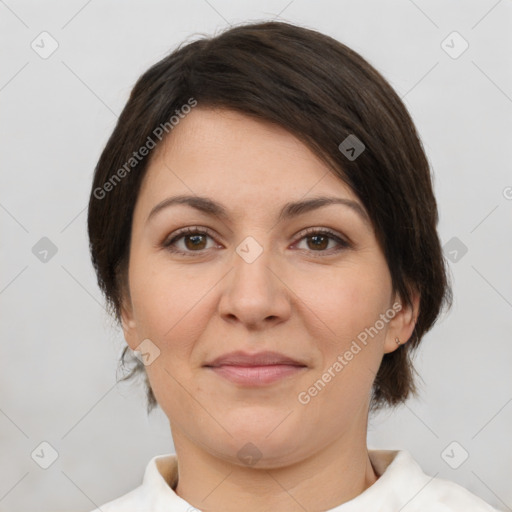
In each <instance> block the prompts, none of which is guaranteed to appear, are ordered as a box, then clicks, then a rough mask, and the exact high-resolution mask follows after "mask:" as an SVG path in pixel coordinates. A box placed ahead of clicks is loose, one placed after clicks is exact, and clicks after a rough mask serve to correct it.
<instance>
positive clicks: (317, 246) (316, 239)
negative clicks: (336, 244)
mask: <svg viewBox="0 0 512 512" xmlns="http://www.w3.org/2000/svg"><path fill="white" fill-rule="evenodd" d="M309 238H310V239H311V240H315V242H314V244H313V246H314V247H316V248H317V249H318V248H320V249H325V248H326V244H325V241H327V245H329V239H328V237H326V236H324V235H312V236H310V237H309ZM318 239H323V241H324V243H320V244H319V243H318Z"/></svg>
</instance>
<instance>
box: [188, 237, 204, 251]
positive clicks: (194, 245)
mask: <svg viewBox="0 0 512 512" xmlns="http://www.w3.org/2000/svg"><path fill="white" fill-rule="evenodd" d="M201 238H203V240H202V242H203V243H204V235H188V236H186V237H185V240H189V241H190V240H194V241H193V242H192V245H191V247H195V248H198V247H199V246H200V244H201V240H200V239H201ZM186 245H188V244H186ZM199 248H200V249H202V248H203V247H199ZM187 249H190V247H187Z"/></svg>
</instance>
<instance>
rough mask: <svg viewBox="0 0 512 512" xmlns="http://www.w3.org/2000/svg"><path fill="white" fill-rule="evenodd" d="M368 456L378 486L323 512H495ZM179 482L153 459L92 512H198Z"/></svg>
mask: <svg viewBox="0 0 512 512" xmlns="http://www.w3.org/2000/svg"><path fill="white" fill-rule="evenodd" d="M368 455H369V457H370V460H371V462H372V464H373V467H374V469H375V471H376V472H377V474H378V475H379V478H378V479H377V481H376V482H375V483H374V484H373V485H371V486H370V487H368V488H367V489H366V490H365V491H364V492H362V493H361V494H360V495H359V496H356V497H355V498H353V499H352V500H350V501H347V502H345V503H343V504H341V505H338V506H336V507H334V508H331V509H329V510H328V511H325V512H377V511H378V512H398V511H399V510H400V512H497V509H495V508H493V507H491V506H490V505H488V504H487V503H485V502H484V501H483V500H482V499H481V498H479V497H478V496H476V495H474V494H472V493H471V492H469V491H468V490H466V489H465V488H464V487H462V486H460V485H458V484H456V483H454V482H451V481H449V480H443V479H440V478H433V477H432V476H429V475H427V474H425V473H424V472H423V471H422V469H421V468H420V466H419V465H418V463H417V462H416V461H415V460H414V459H413V458H412V456H411V455H410V454H409V452H407V451H405V450H368ZM177 476H178V466H177V458H176V455H172V454H167V455H158V456H156V457H153V458H152V459H151V460H150V462H149V464H148V465H147V467H146V471H145V473H144V479H143V482H142V484H141V485H140V486H139V487H137V488H136V489H134V490H132V491H130V492H129V493H127V494H125V495H124V496H121V497H120V498H117V499H115V500H113V501H109V502H108V503H106V504H105V505H102V506H101V507H100V508H98V509H95V510H93V511H92V512H199V510H200V509H197V508H194V507H193V506H192V505H190V503H188V502H187V501H185V500H184V499H182V498H180V497H179V496H178V495H177V494H176V493H175V492H174V490H173V489H172V487H171V485H169V483H168V482H172V483H173V484H172V485H174V482H176V481H177Z"/></svg>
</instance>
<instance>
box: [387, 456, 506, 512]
mask: <svg viewBox="0 0 512 512" xmlns="http://www.w3.org/2000/svg"><path fill="white" fill-rule="evenodd" d="M381 453H388V454H392V453H396V457H394V458H393V461H392V463H391V464H389V467H388V468H387V469H388V470H389V476H390V477H392V478H390V479H389V481H388V483H389V484H390V487H392V488H393V489H394V490H395V492H396V494H397V495H399V496H400V497H401V501H402V503H403V512H460V511H461V510H468V511H469V510H471V512H498V511H497V509H495V508H493V507H491V505H489V504H488V503H486V502H485V501H484V500H483V499H482V498H480V497H478V496H476V495H475V494H473V493H471V492H470V491H468V490H467V489H466V488H465V487H463V486H461V485H459V484H457V483H455V482H452V481H450V480H446V479H443V478H438V477H436V476H435V475H434V476H431V475H428V474H426V473H425V472H424V471H423V470H422V469H421V467H420V466H419V464H418V463H417V462H416V460H415V459H414V458H413V457H412V455H411V454H410V453H409V452H407V451H404V450H401V451H398V452H381ZM401 510H402V509H401Z"/></svg>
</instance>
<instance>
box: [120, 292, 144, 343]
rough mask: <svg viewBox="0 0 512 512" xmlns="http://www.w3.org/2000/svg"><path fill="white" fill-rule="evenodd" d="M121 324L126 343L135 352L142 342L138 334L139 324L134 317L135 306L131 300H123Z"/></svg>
mask: <svg viewBox="0 0 512 512" xmlns="http://www.w3.org/2000/svg"><path fill="white" fill-rule="evenodd" d="M121 323H122V327H123V334H124V339H125V340H126V343H128V345H129V347H130V348H131V349H132V350H135V349H136V348H137V347H138V346H139V344H140V342H139V337H138V333H137V323H136V322H135V318H134V315H133V306H132V303H131V300H130V298H127V299H126V298H123V300H122V304H121Z"/></svg>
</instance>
